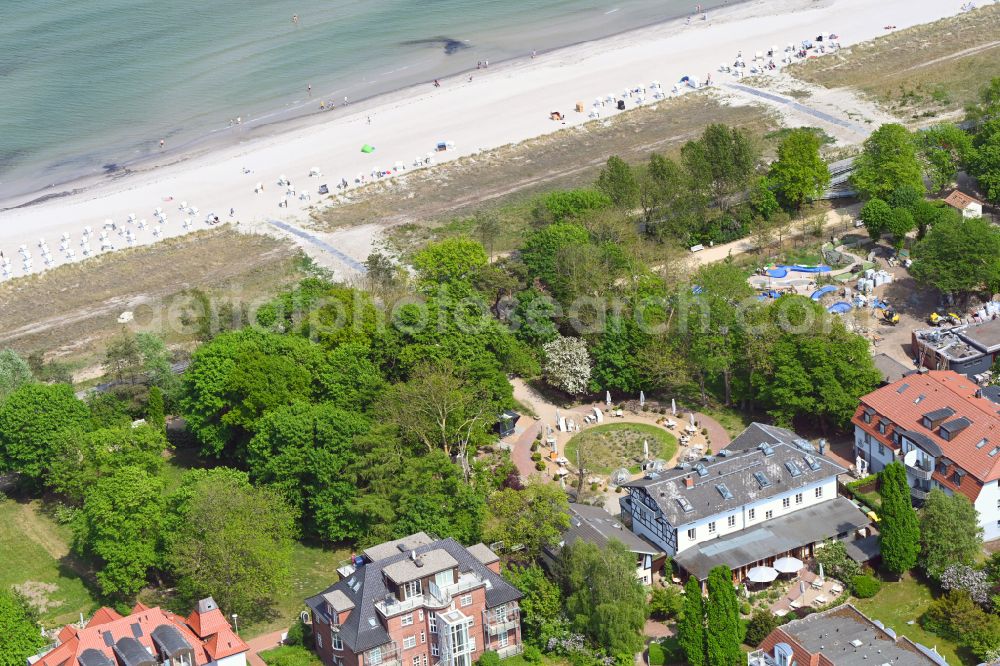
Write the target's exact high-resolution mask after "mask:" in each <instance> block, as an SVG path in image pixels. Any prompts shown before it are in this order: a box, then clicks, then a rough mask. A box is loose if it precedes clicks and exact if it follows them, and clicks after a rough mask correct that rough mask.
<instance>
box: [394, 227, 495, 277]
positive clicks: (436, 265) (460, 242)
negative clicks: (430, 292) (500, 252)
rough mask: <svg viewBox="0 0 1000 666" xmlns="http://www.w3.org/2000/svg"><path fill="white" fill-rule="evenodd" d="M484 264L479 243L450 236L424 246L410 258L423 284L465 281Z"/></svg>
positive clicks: (483, 250) (485, 259) (485, 261)
mask: <svg viewBox="0 0 1000 666" xmlns="http://www.w3.org/2000/svg"><path fill="white" fill-rule="evenodd" d="M487 261H488V260H487V257H486V250H485V249H484V248H483V245H482V243H480V242H479V241H476V240H473V239H471V238H462V237H454V238H445V239H444V240H440V241H435V242H432V243H428V244H427V245H426V246H425V247H424V248H423V249H422V250H420V251H419V252H417V254H416V255H414V257H413V267H414V268H416V269H417V272H418V273H419V274H420V279H421V280H422V281H424V282H425V283H429V284H437V283H441V282H469V281H471V280H472V277H473V276H474V275H475V274H476V272H477V271H479V270H480V269H482V267H483V266H485V265H486V264H487Z"/></svg>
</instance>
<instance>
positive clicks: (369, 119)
mask: <svg viewBox="0 0 1000 666" xmlns="http://www.w3.org/2000/svg"><path fill="white" fill-rule="evenodd" d="M368 124H369V125H371V124H372V117H371V116H368Z"/></svg>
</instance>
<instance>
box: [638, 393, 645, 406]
mask: <svg viewBox="0 0 1000 666" xmlns="http://www.w3.org/2000/svg"><path fill="white" fill-rule="evenodd" d="M639 406H640V407H645V406H646V394H645V393H643V392H642V391H639Z"/></svg>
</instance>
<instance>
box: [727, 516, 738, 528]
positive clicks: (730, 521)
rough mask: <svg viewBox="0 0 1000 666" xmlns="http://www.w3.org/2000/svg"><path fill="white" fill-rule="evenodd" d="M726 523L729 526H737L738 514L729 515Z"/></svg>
mask: <svg viewBox="0 0 1000 666" xmlns="http://www.w3.org/2000/svg"><path fill="white" fill-rule="evenodd" d="M726 525H728V526H729V527H736V514H735V513H734V514H733V515H731V516H729V517H728V518H726Z"/></svg>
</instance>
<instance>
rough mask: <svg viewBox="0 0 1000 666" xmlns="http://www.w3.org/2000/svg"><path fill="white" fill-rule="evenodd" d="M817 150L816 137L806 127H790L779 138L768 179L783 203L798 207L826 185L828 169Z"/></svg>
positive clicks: (815, 196) (819, 193)
mask: <svg viewBox="0 0 1000 666" xmlns="http://www.w3.org/2000/svg"><path fill="white" fill-rule="evenodd" d="M819 149H820V141H819V137H817V136H816V133H815V132H813V131H810V130H809V129H806V128H798V129H794V130H792V131H791V132H789V133H788V135H787V136H786V137H785V138H784V139H782V141H781V145H779V146H778V159H777V160H776V161H774V162H772V163H771V170H770V173H769V174H768V180H769V182H770V183H771V184H772V185H773V186H774V189H775V192H776V193H777V195H778V198H779V199H780V200H781V201H783V202H784V203H785V205H786V206H789V207H791V208H795V209H798V208H800V207H801V206H802V204H803V203H805V202H807V201H812V200H813V199H816V198H818V197H819V196H821V195H822V194H823V192H824V190H826V188H827V186H828V185H829V184H830V170H829V169H828V168H827V166H826V162H824V161H823V159H822V158H821V157H820V156H819Z"/></svg>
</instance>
